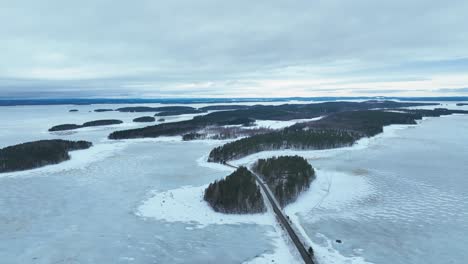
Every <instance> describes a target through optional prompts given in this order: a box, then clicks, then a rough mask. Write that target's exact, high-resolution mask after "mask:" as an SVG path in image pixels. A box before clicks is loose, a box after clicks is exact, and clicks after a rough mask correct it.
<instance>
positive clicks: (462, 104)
mask: <svg viewBox="0 0 468 264" xmlns="http://www.w3.org/2000/svg"><path fill="white" fill-rule="evenodd" d="M464 105H468V103H458V104H457V106H464Z"/></svg>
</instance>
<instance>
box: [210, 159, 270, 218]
mask: <svg viewBox="0 0 468 264" xmlns="http://www.w3.org/2000/svg"><path fill="white" fill-rule="evenodd" d="M203 198H204V200H205V201H207V202H208V204H209V205H210V206H211V207H212V208H213V210H215V211H216V212H221V213H227V214H253V213H262V212H265V211H266V207H265V203H264V201H263V197H262V194H261V193H260V188H259V187H258V186H257V184H256V182H255V176H254V175H253V174H252V173H251V172H250V171H249V170H248V169H247V168H245V167H239V168H238V169H237V170H236V171H235V172H233V173H232V174H230V175H229V176H227V177H226V178H225V179H222V180H219V181H215V182H214V183H211V184H210V185H209V186H208V188H206V190H205V194H204V196H203Z"/></svg>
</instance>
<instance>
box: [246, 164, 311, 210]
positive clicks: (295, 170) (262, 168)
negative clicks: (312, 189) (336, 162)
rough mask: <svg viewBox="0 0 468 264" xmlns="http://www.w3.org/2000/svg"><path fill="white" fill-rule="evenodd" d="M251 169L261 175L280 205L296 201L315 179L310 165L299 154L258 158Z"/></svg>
mask: <svg viewBox="0 0 468 264" xmlns="http://www.w3.org/2000/svg"><path fill="white" fill-rule="evenodd" d="M253 170H254V171H255V172H257V173H258V174H260V175H261V176H262V178H263V180H264V181H265V182H266V183H267V184H268V186H269V187H270V189H271V190H272V192H273V193H274V195H275V197H276V199H277V200H278V202H279V203H280V205H281V207H284V206H286V205H287V204H289V203H292V202H294V201H296V199H297V197H298V196H299V194H301V193H302V192H303V191H305V190H307V189H308V188H309V186H310V183H311V182H312V181H313V180H314V179H315V171H314V169H313V168H312V166H311V165H310V164H309V163H308V162H307V160H306V159H304V158H302V157H299V156H281V157H277V158H276V157H273V158H269V159H266V160H265V159H259V160H258V161H257V162H256V163H255V165H254V166H253Z"/></svg>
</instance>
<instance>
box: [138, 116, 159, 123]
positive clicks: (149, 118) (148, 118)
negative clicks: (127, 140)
mask: <svg viewBox="0 0 468 264" xmlns="http://www.w3.org/2000/svg"><path fill="white" fill-rule="evenodd" d="M154 121H156V118H154V117H152V116H142V117H137V118H135V119H133V122H137V123H145V122H154Z"/></svg>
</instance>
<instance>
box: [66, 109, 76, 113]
mask: <svg viewBox="0 0 468 264" xmlns="http://www.w3.org/2000/svg"><path fill="white" fill-rule="evenodd" d="M68 112H70V113H73V112H78V109H70V110H68Z"/></svg>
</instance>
